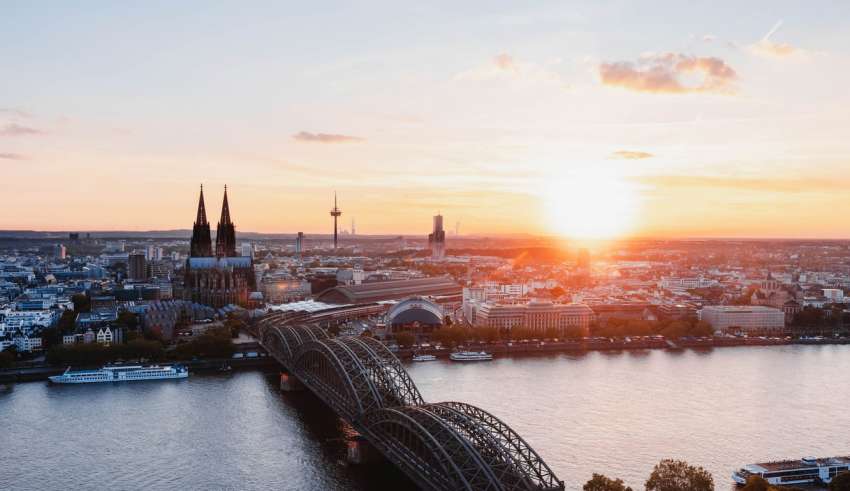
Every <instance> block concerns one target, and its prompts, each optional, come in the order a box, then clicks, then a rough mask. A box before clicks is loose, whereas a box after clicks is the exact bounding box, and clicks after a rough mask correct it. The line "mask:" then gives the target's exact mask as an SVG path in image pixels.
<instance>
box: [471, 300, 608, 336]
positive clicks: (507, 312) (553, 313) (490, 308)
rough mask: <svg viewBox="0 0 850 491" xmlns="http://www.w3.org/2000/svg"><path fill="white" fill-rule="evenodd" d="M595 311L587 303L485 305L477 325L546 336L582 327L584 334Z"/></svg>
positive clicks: (481, 308) (532, 302)
mask: <svg viewBox="0 0 850 491" xmlns="http://www.w3.org/2000/svg"><path fill="white" fill-rule="evenodd" d="M594 319H595V315H594V312H593V310H592V309H591V308H590V307H588V306H587V305H584V304H575V303H571V304H556V303H553V302H546V301H539V300H532V301H531V302H528V303H524V304H492V303H484V304H481V305H480V307H479V308H478V311H477V313H476V314H475V324H476V325H477V326H481V327H495V328H498V329H500V330H510V329H512V328H515V327H527V328H531V329H533V330H534V331H535V332H538V333H540V335H543V334H544V333H545V332H546V331H547V330H549V329H557V330H559V331H560V333H561V335H563V334H564V332H565V331H566V329H569V328H579V329H581V330H582V331H584V332H585V333H587V332H588V331H589V329H590V324H591V323H592V322H593V321H594Z"/></svg>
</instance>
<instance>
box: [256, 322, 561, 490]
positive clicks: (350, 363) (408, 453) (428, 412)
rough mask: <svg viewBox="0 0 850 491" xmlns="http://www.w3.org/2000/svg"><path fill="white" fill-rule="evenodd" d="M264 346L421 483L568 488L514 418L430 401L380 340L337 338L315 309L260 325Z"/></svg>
mask: <svg viewBox="0 0 850 491" xmlns="http://www.w3.org/2000/svg"><path fill="white" fill-rule="evenodd" d="M256 331H257V334H258V337H259V339H260V343H261V344H262V345H263V347H264V348H265V349H266V350H267V351H268V352H269V354H271V355H272V356H274V357H275V359H277V361H278V362H279V363H280V364H282V365H283V366H284V367H285V368H286V370H287V371H288V372H289V373H290V374H291V375H293V376H295V377H296V378H297V379H298V380H299V381H300V382H301V383H302V384H303V385H304V386H306V387H307V388H308V389H310V390H311V391H312V392H313V393H314V394H315V395H316V396H317V397H319V399H321V400H322V401H323V402H324V403H325V404H327V405H328V406H330V407H331V409H333V410H334V411H335V412H336V413H337V414H338V415H339V416H340V417H342V418H343V419H345V420H346V421H347V422H348V423H349V424H351V426H352V427H353V428H354V429H356V430H357V431H358V433H360V435H362V436H363V437H364V438H365V439H366V440H367V441H368V442H369V443H370V444H371V445H372V446H373V447H375V448H376V449H377V450H378V451H380V453H381V454H382V455H383V456H384V457H386V458H387V460H389V461H390V462H392V463H393V464H395V465H396V466H398V467H399V468H400V469H401V470H402V471H403V472H404V473H405V474H407V475H408V477H410V478H411V479H412V480H413V481H414V482H415V483H416V484H417V485H419V486H420V487H421V488H424V489H434V490H461V489H462V490H475V491H477V490H563V489H564V483H563V482H562V481H560V480H558V478H557V477H556V476H555V474H554V473H553V472H552V470H551V469H550V468H549V466H548V465H546V463H545V462H544V461H543V459H542V458H540V456H539V455H538V454H537V453H536V452H535V451H534V450H533V449H532V448H531V447H530V446H529V445H528V444H527V443H526V442H525V440H523V439H522V437H520V436H519V435H518V434H517V433H516V432H515V431H513V430H512V429H511V428H510V427H509V426H508V425H507V424H505V423H504V422H502V421H501V420H500V419H498V418H497V417H495V416H493V415H492V414H490V413H488V412H487V411H484V410H483V409H480V408H478V407H475V406H472V405H469V404H465V403H462V402H439V403H426V402H425V401H424V400H423V399H422V395H421V394H420V393H419V389H417V388H416V385H415V384H414V383H413V380H412V379H411V378H410V376H409V375H408V373H407V371H406V370H405V369H404V367H403V366H402V365H401V363H400V362H399V360H398V358H396V356H395V355H394V354H393V353H392V352H391V351H389V350H388V349H387V347H386V346H384V345H383V344H382V343H380V342H378V341H376V340H374V339H372V338H361V337H338V338H330V337H329V336H328V334H327V333H326V331H325V330H324V329H322V328H320V327H318V326H317V325H315V324H311V323H310V316H309V315H291V314H288V315H287V314H279V313H277V314H271V315H268V316H266V317H264V318H262V319H260V320H259V321H258V323H257V329H256Z"/></svg>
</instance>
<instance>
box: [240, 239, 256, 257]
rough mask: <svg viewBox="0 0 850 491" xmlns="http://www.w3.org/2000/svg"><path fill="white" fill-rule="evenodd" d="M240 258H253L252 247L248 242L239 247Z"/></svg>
mask: <svg viewBox="0 0 850 491" xmlns="http://www.w3.org/2000/svg"><path fill="white" fill-rule="evenodd" d="M241 249H242V256H247V257H254V246H253V245H251V243H250V242H243V243H242V245H241Z"/></svg>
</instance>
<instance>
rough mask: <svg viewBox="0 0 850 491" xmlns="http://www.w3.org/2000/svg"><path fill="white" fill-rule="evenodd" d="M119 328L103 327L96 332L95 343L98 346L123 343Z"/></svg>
mask: <svg viewBox="0 0 850 491" xmlns="http://www.w3.org/2000/svg"><path fill="white" fill-rule="evenodd" d="M122 334H123V333H122V331H121V328H120V327H110V326H104V327H101V328H100V329H98V330H97V334H96V335H95V341H97V343H98V344H106V345H111V344H120V343H121V342H122V341H123V335H122Z"/></svg>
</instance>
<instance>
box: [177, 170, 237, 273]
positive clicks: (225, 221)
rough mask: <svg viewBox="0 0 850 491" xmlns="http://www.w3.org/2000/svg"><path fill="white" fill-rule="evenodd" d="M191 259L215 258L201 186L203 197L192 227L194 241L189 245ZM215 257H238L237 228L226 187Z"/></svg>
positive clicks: (202, 192) (199, 201)
mask: <svg viewBox="0 0 850 491" xmlns="http://www.w3.org/2000/svg"><path fill="white" fill-rule="evenodd" d="M189 256H190V257H211V256H213V250H212V240H211V238H210V224H209V222H207V210H206V206H205V205H204V186H203V185H201V197H200V199H199V200H198V216H197V218H196V219H195V223H194V226H193V227H192V240H191V241H190V243H189ZM215 256H217V257H234V256H236V227H235V226H234V224H233V222H232V221H231V220H230V205H228V203H227V186H224V202H223V203H222V205H221V220H220V221H219V222H218V227H217V228H216V237H215Z"/></svg>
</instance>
